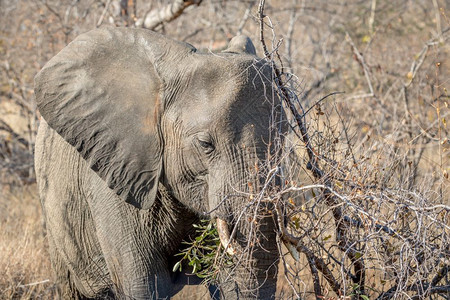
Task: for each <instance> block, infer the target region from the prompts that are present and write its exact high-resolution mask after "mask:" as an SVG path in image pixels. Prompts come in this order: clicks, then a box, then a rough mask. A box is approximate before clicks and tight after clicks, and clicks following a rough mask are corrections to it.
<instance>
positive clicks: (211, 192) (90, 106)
mask: <svg viewBox="0 0 450 300" xmlns="http://www.w3.org/2000/svg"><path fill="white" fill-rule="evenodd" d="M271 72H272V69H271V67H270V65H268V64H267V63H266V61H264V60H261V59H259V58H257V57H256V56H255V49H254V46H253V44H252V43H251V41H250V40H249V39H248V38H245V37H238V38H236V39H234V40H232V42H231V43H230V46H229V48H228V49H227V50H225V51H224V52H222V53H219V54H212V53H200V52H198V51H197V50H196V49H195V48H194V47H192V46H191V45H189V44H185V43H179V42H176V41H173V40H171V39H169V38H167V37H164V36H162V35H159V34H157V33H154V32H151V31H147V30H141V29H125V28H102V29H97V30H94V31H91V32H89V33H86V34H83V35H81V36H79V37H78V38H77V39H75V40H74V41H73V42H72V43H71V44H69V46H67V47H66V48H64V49H63V50H62V51H61V52H60V53H59V54H58V55H57V56H56V57H55V58H53V59H52V60H51V61H50V62H49V63H48V64H47V65H46V66H45V67H44V68H43V70H42V71H41V72H40V73H39V74H38V76H37V77H36V89H35V92H36V101H37V104H38V107H39V110H40V112H41V114H42V116H43V118H44V119H45V120H46V121H47V123H48V124H49V125H50V127H52V128H53V129H54V130H56V131H57V132H58V134H59V135H61V136H62V137H63V138H64V139H65V140H66V141H67V142H68V143H69V144H71V145H72V146H73V147H74V148H76V149H77V151H78V152H79V153H80V155H81V156H82V157H83V158H84V159H85V160H86V161H87V162H88V164H89V166H90V168H91V169H92V170H94V171H95V172H96V173H97V175H98V176H99V177H100V178H102V179H103V180H104V181H105V182H106V183H107V185H108V186H109V188H110V189H112V190H113V191H115V193H116V194H117V195H118V196H119V197H120V198H122V199H123V200H124V201H126V202H128V203H130V204H132V205H134V206H136V207H138V208H140V209H144V210H145V209H149V208H151V207H152V205H153V203H154V201H155V197H156V195H157V191H158V188H159V187H160V186H161V185H162V186H164V187H165V189H166V190H167V191H168V192H169V193H170V195H171V197H172V198H173V199H175V200H174V201H179V202H180V203H182V204H183V205H184V206H186V207H188V208H189V209H190V210H192V211H194V212H196V213H197V214H199V215H208V216H210V217H212V218H217V219H218V220H219V222H218V224H219V232H220V234H221V239H222V240H223V242H224V243H225V244H230V245H231V244H233V247H234V250H232V251H230V252H235V253H240V254H243V255H244V254H245V253H246V252H245V253H244V249H252V251H251V252H249V254H248V255H247V256H246V259H245V261H246V263H245V264H241V266H238V267H237V268H236V269H234V270H231V271H230V270H229V271H230V272H231V273H229V274H228V273H227V272H225V271H224V274H221V276H220V278H221V280H222V282H223V293H224V296H225V298H227V299H232V298H237V297H240V298H246V297H250V298H251V297H255V296H258V297H261V298H268V297H273V295H274V293H275V283H276V276H277V270H276V261H277V258H278V254H277V249H276V236H275V231H276V230H275V229H276V228H275V227H276V225H275V223H274V221H273V219H272V217H271V216H270V212H269V210H270V208H269V207H267V206H265V207H264V205H259V206H258V205H256V204H258V203H259V204H261V203H263V202H264V201H262V200H261V199H257V197H256V196H255V195H257V194H258V193H259V192H260V191H261V190H262V189H264V188H267V184H266V183H267V178H269V177H270V175H271V173H270V170H269V169H270V168H269V167H268V165H269V164H270V161H269V160H268V158H270V157H271V156H274V155H275V154H276V152H277V147H276V142H277V138H278V137H279V135H278V132H279V131H280V129H281V131H283V130H284V128H285V125H284V123H283V120H282V119H283V112H282V107H281V104H280V102H279V100H277V98H276V97H273V93H274V92H273V91H272V84H271V81H272V73H271ZM255 207H258V209H256V210H255V209H253V208H255ZM252 209H253V210H252ZM255 229H258V230H259V231H258V233H257V234H256V235H257V236H256V239H254V240H255V241H256V242H251V236H252V235H253V234H255V232H256V231H255ZM230 238H231V239H232V240H233V242H231V241H230ZM236 257H238V255H236ZM240 257H241V258H242V256H240ZM237 260H239V259H237ZM230 275H231V276H230Z"/></svg>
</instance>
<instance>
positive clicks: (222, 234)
mask: <svg viewBox="0 0 450 300" xmlns="http://www.w3.org/2000/svg"><path fill="white" fill-rule="evenodd" d="M216 224H217V232H218V233H219V239H220V243H221V244H222V246H223V248H224V249H225V251H226V252H227V253H228V254H229V255H235V254H236V250H235V249H234V248H233V247H232V246H231V237H230V231H229V230H228V224H227V221H225V220H223V219H220V218H217V219H216Z"/></svg>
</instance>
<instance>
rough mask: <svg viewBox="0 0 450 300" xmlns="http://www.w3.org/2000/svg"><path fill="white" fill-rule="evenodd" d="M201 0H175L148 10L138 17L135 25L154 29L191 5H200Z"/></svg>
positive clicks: (177, 15) (179, 14)
mask: <svg viewBox="0 0 450 300" xmlns="http://www.w3.org/2000/svg"><path fill="white" fill-rule="evenodd" d="M201 3H202V0H175V1H174V2H173V3H171V4H169V5H167V6H165V7H163V8H161V9H155V10H152V11H150V12H149V13H148V14H147V15H146V16H144V17H143V18H139V19H137V20H136V22H135V26H136V27H143V28H147V29H151V30H154V29H155V28H156V27H158V26H159V25H161V24H163V23H165V22H170V21H172V20H174V19H176V18H178V17H179V16H181V14H182V13H183V12H184V10H185V9H186V8H188V7H189V6H191V5H194V4H195V5H197V6H198V5H200V4H201Z"/></svg>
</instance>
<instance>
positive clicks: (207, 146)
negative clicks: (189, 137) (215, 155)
mask: <svg viewBox="0 0 450 300" xmlns="http://www.w3.org/2000/svg"><path fill="white" fill-rule="evenodd" d="M198 144H199V145H200V147H201V148H202V149H203V151H205V153H207V154H210V153H211V152H213V151H214V149H215V148H214V145H213V143H212V142H211V140H210V139H209V138H208V139H207V138H205V137H198Z"/></svg>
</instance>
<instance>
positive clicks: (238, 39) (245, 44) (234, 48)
mask: <svg viewBox="0 0 450 300" xmlns="http://www.w3.org/2000/svg"><path fill="white" fill-rule="evenodd" d="M223 52H225V53H238V54H250V55H256V49H255V46H254V45H253V42H252V40H251V39H250V38H249V37H248V36H245V35H238V36H235V37H234V38H232V39H231V41H230V43H229V44H228V48H227V49H226V50H224V51H223Z"/></svg>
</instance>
